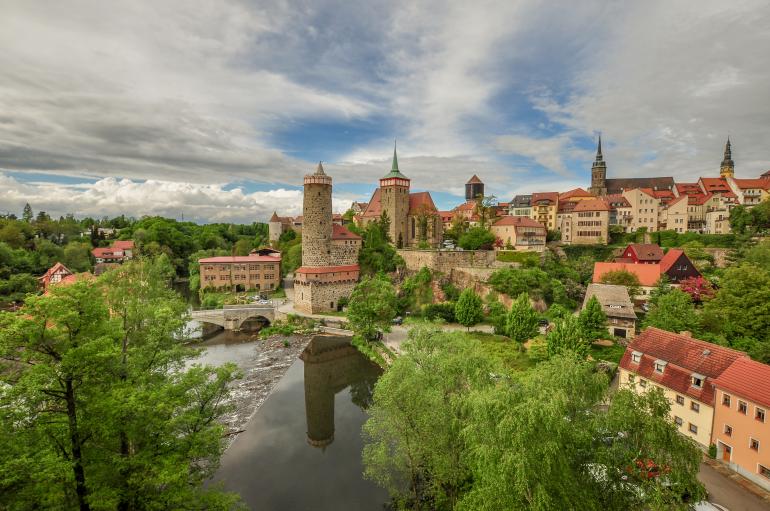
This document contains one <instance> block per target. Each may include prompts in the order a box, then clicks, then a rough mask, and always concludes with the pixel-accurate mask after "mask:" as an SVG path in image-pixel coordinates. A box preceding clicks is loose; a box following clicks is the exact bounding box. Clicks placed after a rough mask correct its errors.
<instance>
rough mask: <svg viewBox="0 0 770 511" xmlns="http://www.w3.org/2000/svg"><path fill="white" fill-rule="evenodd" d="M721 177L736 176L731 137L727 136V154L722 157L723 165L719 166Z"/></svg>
mask: <svg viewBox="0 0 770 511" xmlns="http://www.w3.org/2000/svg"><path fill="white" fill-rule="evenodd" d="M719 177H722V178H725V177H735V162H734V161H733V151H732V146H731V145H730V137H727V144H725V156H724V158H723V159H722V165H721V166H720V167H719Z"/></svg>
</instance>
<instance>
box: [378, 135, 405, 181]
mask: <svg viewBox="0 0 770 511" xmlns="http://www.w3.org/2000/svg"><path fill="white" fill-rule="evenodd" d="M394 177H395V178H400V179H409V178H407V177H406V176H405V175H403V174H402V173H401V171H400V170H398V155H397V154H396V141H395V140H394V141H393V163H391V165H390V172H389V173H387V174H386V175H385V176H383V177H382V178H381V179H390V178H394Z"/></svg>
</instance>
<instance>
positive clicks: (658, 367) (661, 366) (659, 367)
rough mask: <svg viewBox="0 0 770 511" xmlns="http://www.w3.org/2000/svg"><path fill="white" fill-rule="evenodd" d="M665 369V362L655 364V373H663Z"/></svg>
mask: <svg viewBox="0 0 770 511" xmlns="http://www.w3.org/2000/svg"><path fill="white" fill-rule="evenodd" d="M665 368H666V363H665V362H660V361H656V362H655V372H658V373H662V372H663V370H664V369H665Z"/></svg>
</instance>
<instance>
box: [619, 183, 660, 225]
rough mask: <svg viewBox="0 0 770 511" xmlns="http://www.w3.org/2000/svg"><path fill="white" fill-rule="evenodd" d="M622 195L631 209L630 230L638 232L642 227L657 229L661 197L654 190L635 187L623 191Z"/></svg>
mask: <svg viewBox="0 0 770 511" xmlns="http://www.w3.org/2000/svg"><path fill="white" fill-rule="evenodd" d="M622 195H623V197H624V198H625V199H626V200H627V201H628V204H629V206H630V209H631V215H630V218H629V222H628V232H636V231H638V230H639V229H641V228H645V229H647V232H655V231H657V230H658V209H659V208H660V199H658V198H657V197H655V196H654V195H653V192H652V190H650V189H649V188H644V189H642V188H634V189H632V190H625V191H623V194H622Z"/></svg>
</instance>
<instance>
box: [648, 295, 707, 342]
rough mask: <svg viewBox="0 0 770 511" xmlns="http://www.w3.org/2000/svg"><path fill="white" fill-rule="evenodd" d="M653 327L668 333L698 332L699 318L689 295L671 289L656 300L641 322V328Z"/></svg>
mask: <svg viewBox="0 0 770 511" xmlns="http://www.w3.org/2000/svg"><path fill="white" fill-rule="evenodd" d="M649 326H654V327H656V328H660V329H662V330H668V331H669V332H677V333H678V332H681V331H683V330H686V331H688V332H694V333H697V332H699V331H700V317H699V316H698V313H697V312H696V311H695V306H694V305H693V303H692V298H691V297H690V295H689V294H687V293H685V292H683V291H680V290H679V289H673V290H671V291H669V292H668V293H666V294H665V295H663V296H661V297H660V298H658V301H657V303H654V304H652V306H651V307H650V311H649V312H648V313H647V316H646V317H645V318H644V321H642V327H644V328H647V327H649Z"/></svg>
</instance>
